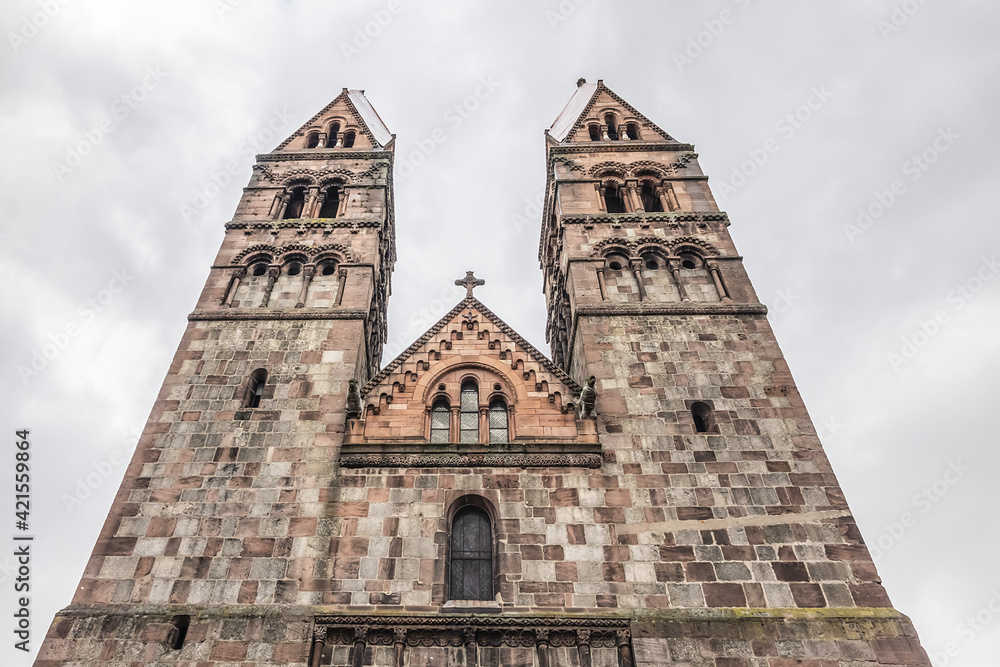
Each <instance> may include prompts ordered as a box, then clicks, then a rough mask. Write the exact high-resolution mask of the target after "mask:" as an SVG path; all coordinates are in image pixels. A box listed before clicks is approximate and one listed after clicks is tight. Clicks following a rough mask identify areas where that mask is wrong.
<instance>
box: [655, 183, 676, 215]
mask: <svg viewBox="0 0 1000 667" xmlns="http://www.w3.org/2000/svg"><path fill="white" fill-rule="evenodd" d="M655 192H656V196H657V198H658V199H659V200H660V206H661V207H662V208H663V210H664V211H672V210H674V209H673V208H672V207H671V206H670V200H669V199H668V198H667V191H666V190H664V189H663V188H662V187H659V188H656V191H655Z"/></svg>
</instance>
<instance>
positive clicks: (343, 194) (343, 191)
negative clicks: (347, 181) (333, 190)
mask: <svg viewBox="0 0 1000 667" xmlns="http://www.w3.org/2000/svg"><path fill="white" fill-rule="evenodd" d="M337 194H339V195H340V201H339V202H337V215H336V216H334V217H337V218H339V217H340V216H342V215H344V212H345V211H347V186H344V187H342V188H340V192H338V193H337Z"/></svg>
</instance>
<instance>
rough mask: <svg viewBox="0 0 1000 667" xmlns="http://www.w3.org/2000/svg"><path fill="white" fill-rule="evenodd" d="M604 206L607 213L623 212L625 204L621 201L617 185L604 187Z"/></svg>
mask: <svg viewBox="0 0 1000 667" xmlns="http://www.w3.org/2000/svg"><path fill="white" fill-rule="evenodd" d="M604 205H605V206H606V207H607V209H608V213H624V212H625V202H624V201H623V200H622V196H621V194H620V192H619V189H618V186H617V185H614V184H612V185H608V186H605V188H604Z"/></svg>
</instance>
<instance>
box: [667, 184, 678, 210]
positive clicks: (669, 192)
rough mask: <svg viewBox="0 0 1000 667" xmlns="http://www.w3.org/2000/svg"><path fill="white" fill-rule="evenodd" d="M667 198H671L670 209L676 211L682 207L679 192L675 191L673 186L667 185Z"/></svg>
mask: <svg viewBox="0 0 1000 667" xmlns="http://www.w3.org/2000/svg"><path fill="white" fill-rule="evenodd" d="M667 198H668V199H669V200H670V210H671V211H676V210H678V209H680V207H681V205H680V204H678V203H677V193H676V192H674V189H673V187H671V186H669V185H668V186H667Z"/></svg>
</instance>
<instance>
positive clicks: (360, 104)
mask: <svg viewBox="0 0 1000 667" xmlns="http://www.w3.org/2000/svg"><path fill="white" fill-rule="evenodd" d="M341 102H343V103H345V104H346V105H347V107H348V110H349V111H350V112H351V115H352V116H354V119H355V120H356V121H358V124H359V125H361V128H362V129H363V130H364V132H365V134H366V135H368V138H369V139H370V140H371V142H372V144H373V145H375V146H377V147H379V148H384V147H385V146H386V145H387V144H388V143H389V142H390V141H391V140H392V133H391V132H389V128H388V127H386V125H385V123H384V122H382V118H381V117H380V116H379V115H378V112H377V111H375V107H373V106H372V103H371V102H369V101H368V98H367V97H365V91H363V90H348V89H347V88H344V89H343V90H342V91H341V92H340V94H339V95H337V96H336V97H335V98H333V100H332V101H331V102H330V103H329V104H327V105H326V106H325V107H323V108H322V109H320V110H319V112H317V113H316V115H314V116H313V117H312V118H310V119H309V120H307V121H306V122H305V123H303V124H302V126H301V127H300V128H299V129H297V130H295V132H292V134H291V136H289V137H288V138H287V139H285V140H284V141H282V142H281V144H279V145H278V147H277V148H276V149H275V150H281V149H282V148H284V147H285V146H287V145H288V144H289V143H290V142H291V141H292V140H293V139H295V138H296V137H300V136H302V135H303V134H304V133H305V131H306V130H307V129H309V128H310V127H312V126H313V125H314V124H315V123H316V121H318V120H319V119H320V118H322V117H323V116H324V115H326V113H327V112H328V111H330V109H332V108H333V107H335V106H336V105H337V104H339V103H341Z"/></svg>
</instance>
